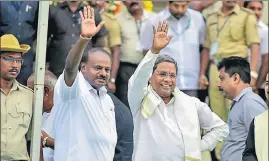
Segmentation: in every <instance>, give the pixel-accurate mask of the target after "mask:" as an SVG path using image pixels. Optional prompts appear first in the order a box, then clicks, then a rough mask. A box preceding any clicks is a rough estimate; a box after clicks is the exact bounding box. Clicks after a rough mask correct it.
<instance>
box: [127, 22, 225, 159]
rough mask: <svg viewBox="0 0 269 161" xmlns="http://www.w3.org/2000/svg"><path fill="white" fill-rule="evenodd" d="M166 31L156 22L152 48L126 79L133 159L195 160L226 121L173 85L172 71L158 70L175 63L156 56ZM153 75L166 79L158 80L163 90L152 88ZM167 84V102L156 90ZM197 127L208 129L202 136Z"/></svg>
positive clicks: (220, 134)
mask: <svg viewBox="0 0 269 161" xmlns="http://www.w3.org/2000/svg"><path fill="white" fill-rule="evenodd" d="M167 30H168V25H167V24H166V23H163V24H161V23H159V27H158V29H157V32H156V31H155V33H154V42H153V47H152V49H151V50H150V51H148V53H147V55H146V56H145V57H144V59H143V60H142V61H141V63H140V64H139V66H138V68H137V69H136V71H135V73H134V74H133V76H132V77H131V79H130V80H129V89H128V100H129V104H130V109H131V111H132V114H133V119H134V153H133V161H192V160H195V161H196V160H197V161H198V160H201V151H208V150H212V149H214V148H215V146H216V144H217V142H218V141H222V140H223V139H224V138H225V137H226V136H227V135H228V133H229V131H228V126H227V124H225V123H224V122H223V121H222V120H221V119H220V118H219V117H218V116H217V115H216V114H214V113H213V112H212V111H211V110H210V108H209V107H208V106H207V105H206V104H205V103H203V102H200V101H199V100H198V99H197V98H195V97H190V96H188V95H186V94H184V93H183V92H181V91H179V90H178V89H177V88H176V87H175V84H176V77H175V75H174V74H173V73H164V72H163V71H160V70H159V71H158V68H159V66H160V65H161V64H162V63H168V64H167V68H169V67H168V66H170V65H171V63H173V64H174V65H175V66H177V65H176V62H175V60H173V59H172V58H171V57H169V56H167V55H166V56H163V55H162V56H159V55H158V53H159V52H160V50H161V49H162V48H164V47H165V46H166V45H167V44H168V42H169V40H170V39H171V37H167ZM158 57H160V58H158ZM156 59H159V60H157V61H156ZM165 59H167V60H165ZM163 60H164V61H163ZM155 61H156V62H158V63H159V64H156V63H155ZM163 70H166V69H165V67H164V68H163ZM169 70H170V69H169ZM170 71H171V70H170ZM161 73H162V74H161ZM176 73H177V72H176ZM155 74H157V75H158V76H160V77H162V78H163V79H167V80H165V81H163V82H162V81H160V82H161V84H160V86H159V87H160V88H163V89H154V86H153V85H151V84H152V81H155V82H156V80H154V79H155V78H157V79H158V77H155V76H154V75H155ZM153 76H154V77H155V78H153ZM167 76H169V77H170V79H168V78H167ZM171 79H174V85H173V83H172V85H171V81H170V80H171ZM158 81H159V80H157V82H158ZM148 82H150V85H148ZM169 82H170V83H169ZM170 86H172V87H175V88H174V89H173V92H172V93H170V95H171V98H170V99H169V101H164V99H163V97H162V96H161V95H160V94H159V93H158V92H159V91H165V90H166V89H168V88H169V87H170ZM152 89H153V90H152ZM162 94H163V93H162ZM165 102H166V103H165ZM148 105H149V106H151V107H147V106H148ZM200 128H202V129H205V130H206V131H207V132H208V133H207V134H206V135H205V136H203V138H202V139H201V137H200Z"/></svg>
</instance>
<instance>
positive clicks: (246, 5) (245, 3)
mask: <svg viewBox="0 0 269 161" xmlns="http://www.w3.org/2000/svg"><path fill="white" fill-rule="evenodd" d="M250 2H260V3H261V4H262V5H263V1H245V2H244V7H245V8H247V7H248V4H249V3H250Z"/></svg>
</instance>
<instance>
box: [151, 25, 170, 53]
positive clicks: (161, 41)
mask: <svg viewBox="0 0 269 161" xmlns="http://www.w3.org/2000/svg"><path fill="white" fill-rule="evenodd" d="M167 33H168V23H167V22H166V21H163V22H161V21H160V22H159V24H158V28H157V30H156V29H155V27H154V26H153V34H154V38H153V46H152V48H151V51H152V53H154V54H158V53H159V52H160V51H161V49H163V48H165V47H166V46H167V45H168V43H169V41H170V40H171V39H172V37H173V36H171V35H170V36H167Z"/></svg>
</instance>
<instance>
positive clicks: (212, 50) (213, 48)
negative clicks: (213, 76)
mask: <svg viewBox="0 0 269 161" xmlns="http://www.w3.org/2000/svg"><path fill="white" fill-rule="evenodd" d="M218 48H219V42H218V41H215V42H214V43H213V44H212V45H211V48H210V56H211V57H212V56H214V55H216V53H217V51H218Z"/></svg>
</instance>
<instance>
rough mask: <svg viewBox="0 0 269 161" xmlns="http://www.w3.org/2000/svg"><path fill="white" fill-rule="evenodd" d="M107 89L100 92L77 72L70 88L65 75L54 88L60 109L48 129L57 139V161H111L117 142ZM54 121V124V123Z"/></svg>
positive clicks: (53, 110) (55, 109)
mask: <svg viewBox="0 0 269 161" xmlns="http://www.w3.org/2000/svg"><path fill="white" fill-rule="evenodd" d="M106 92H107V91H106V89H105V87H102V88H101V89H100V90H99V96H98V95H97V91H96V90H95V89H94V88H93V87H92V86H91V85H90V84H89V83H88V82H87V81H86V80H85V79H84V76H83V75H82V74H81V73H78V75H77V77H76V79H75V81H74V83H73V85H72V86H71V87H68V86H67V85H66V84H65V81H64V74H62V75H61V76H60V77H59V79H58V81H57V83H56V86H55V89H54V95H55V96H57V97H54V99H55V102H57V105H56V106H57V107H56V108H53V109H52V111H51V116H50V117H49V123H48V127H47V130H45V131H48V132H49V135H50V136H52V137H53V138H54V139H55V149H54V160H57V161H58V160H59V161H60V160H62V161H89V159H90V160H94V161H112V160H113V158H114V152H115V146H116V142H117V133H116V122H115V111H114V104H113V101H112V100H111V98H110V96H109V95H107V93H106ZM51 122H53V123H51Z"/></svg>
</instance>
